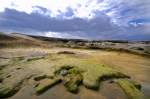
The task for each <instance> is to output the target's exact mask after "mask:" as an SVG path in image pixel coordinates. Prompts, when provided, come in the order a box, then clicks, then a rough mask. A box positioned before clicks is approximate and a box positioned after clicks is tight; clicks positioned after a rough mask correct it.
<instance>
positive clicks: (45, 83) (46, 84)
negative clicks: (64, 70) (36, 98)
mask: <svg viewBox="0 0 150 99" xmlns="http://www.w3.org/2000/svg"><path fill="white" fill-rule="evenodd" d="M58 82H60V79H57V78H55V79H44V80H41V82H40V83H39V84H38V85H37V86H36V87H35V90H36V93H37V94H41V93H43V92H45V91H46V90H48V89H49V88H51V87H52V86H54V85H55V84H57V83H58Z"/></svg>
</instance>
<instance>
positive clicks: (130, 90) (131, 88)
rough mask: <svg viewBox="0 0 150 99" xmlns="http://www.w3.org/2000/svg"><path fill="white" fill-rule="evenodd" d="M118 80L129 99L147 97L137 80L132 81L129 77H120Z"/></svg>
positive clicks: (144, 98) (143, 98)
mask: <svg viewBox="0 0 150 99" xmlns="http://www.w3.org/2000/svg"><path fill="white" fill-rule="evenodd" d="M116 82H117V84H118V85H119V86H120V87H121V88H122V89H123V91H124V92H125V93H126V95H127V96H128V98H129V99H147V98H146V97H145V96H144V94H143V93H142V92H141V91H140V90H139V88H138V87H137V84H135V82H133V81H130V80H129V79H118V80H116ZM138 86H139V85H138Z"/></svg>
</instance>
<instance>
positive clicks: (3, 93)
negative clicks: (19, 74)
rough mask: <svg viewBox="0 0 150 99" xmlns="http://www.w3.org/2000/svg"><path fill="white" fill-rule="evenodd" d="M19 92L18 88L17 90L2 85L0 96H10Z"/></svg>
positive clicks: (0, 86)
mask: <svg viewBox="0 0 150 99" xmlns="http://www.w3.org/2000/svg"><path fill="white" fill-rule="evenodd" d="M16 92H17V90H15V89H14V88H9V87H7V86H5V85H2V84H1V85H0V98H6V97H10V96H12V95H13V94H15V93H16Z"/></svg>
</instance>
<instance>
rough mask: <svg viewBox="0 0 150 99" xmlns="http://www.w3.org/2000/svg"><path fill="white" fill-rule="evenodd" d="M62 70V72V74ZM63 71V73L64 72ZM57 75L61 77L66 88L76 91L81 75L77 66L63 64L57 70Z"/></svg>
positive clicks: (81, 78)
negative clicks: (63, 65)
mask: <svg viewBox="0 0 150 99" xmlns="http://www.w3.org/2000/svg"><path fill="white" fill-rule="evenodd" d="M62 72H63V74H62ZM64 72H65V74H64ZM56 74H57V76H59V77H60V78H61V80H62V81H63V84H64V86H65V87H66V89H67V90H68V91H70V92H72V93H77V92H78V87H79V85H80V84H81V82H82V80H83V77H82V75H81V71H79V69H78V68H75V67H71V66H65V67H61V68H60V69H59V70H58V71H57V73H56Z"/></svg>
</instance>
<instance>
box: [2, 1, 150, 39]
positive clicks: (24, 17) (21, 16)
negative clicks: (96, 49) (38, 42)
mask: <svg viewBox="0 0 150 99" xmlns="http://www.w3.org/2000/svg"><path fill="white" fill-rule="evenodd" d="M26 3H27V5H26ZM149 4H150V1H149V0H143V1H142V0H132V1H131V0H45V1H44V2H43V1H41V0H32V1H31V0H30V1H25V0H4V2H2V3H1V4H0V30H1V31H9V32H17V31H18V32H24V33H30V34H34V35H45V36H53V37H67V38H69V37H70V38H87V39H149V38H148V36H149V35H150V29H149V27H150V14H149V11H150V7H149V6H148V5H149ZM135 12H136V13H135Z"/></svg>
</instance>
